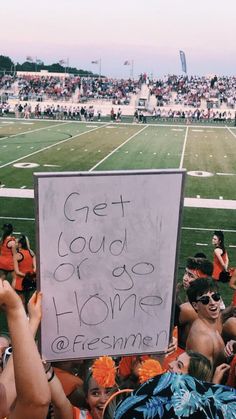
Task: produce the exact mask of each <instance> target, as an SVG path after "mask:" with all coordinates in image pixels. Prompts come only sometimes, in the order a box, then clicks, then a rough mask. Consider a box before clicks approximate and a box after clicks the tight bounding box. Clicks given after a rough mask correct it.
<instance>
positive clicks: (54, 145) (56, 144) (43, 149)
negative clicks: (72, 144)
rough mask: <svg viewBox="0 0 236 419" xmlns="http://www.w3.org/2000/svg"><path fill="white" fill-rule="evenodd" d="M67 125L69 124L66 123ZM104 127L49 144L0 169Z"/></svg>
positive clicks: (0, 167)
mask: <svg viewBox="0 0 236 419" xmlns="http://www.w3.org/2000/svg"><path fill="white" fill-rule="evenodd" d="M67 123H69V122H67ZM105 126H106V125H102V126H100V127H98V128H93V129H90V130H88V131H86V132H81V134H76V135H74V136H73V137H70V138H66V139H65V140H61V141H58V142H57V143H55V144H51V145H49V146H47V147H43V148H41V149H40V150H37V151H34V152H33V153H30V154H27V155H26V156H23V157H20V158H19V159H17V160H12V161H10V162H8V163H6V164H3V165H2V166H0V169H2V168H3V167H6V166H10V165H11V164H13V163H16V162H18V161H21V160H24V159H26V158H27V157H31V156H34V155H35V154H38V153H41V152H42V151H45V150H49V149H50V148H52V147H56V146H58V145H59V144H63V143H66V142H67V141H70V140H73V139H74V138H76V137H80V136H81V135H85V134H87V133H88V132H92V131H95V130H97V129H101V128H103V127H105Z"/></svg>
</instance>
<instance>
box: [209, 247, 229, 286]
mask: <svg viewBox="0 0 236 419" xmlns="http://www.w3.org/2000/svg"><path fill="white" fill-rule="evenodd" d="M221 257H222V259H223V261H224V263H225V261H226V258H227V252H225V253H224V254H223V255H221ZM222 270H223V268H222V265H221V264H220V262H219V259H218V257H217V256H216V255H215V253H214V260H213V273H212V277H213V278H214V279H216V280H217V281H218V280H219V276H220V273H221V271H222Z"/></svg>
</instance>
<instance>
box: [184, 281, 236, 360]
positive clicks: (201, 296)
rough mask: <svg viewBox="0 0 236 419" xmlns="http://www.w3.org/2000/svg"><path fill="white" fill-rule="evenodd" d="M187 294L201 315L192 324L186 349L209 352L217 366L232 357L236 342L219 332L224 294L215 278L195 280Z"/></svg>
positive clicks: (206, 354)
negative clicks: (222, 294)
mask: <svg viewBox="0 0 236 419" xmlns="http://www.w3.org/2000/svg"><path fill="white" fill-rule="evenodd" d="M187 296H188V299H189V302H190V303H191V304H192V306H193V308H194V310H195V311H196V312H197V314H198V318H197V319H196V320H195V321H194V322H193V324H192V326H191V328H190V332H189V335H188V338H187V343H186V349H188V350H189V349H191V350H194V351H197V352H200V353H201V354H203V355H205V356H206V357H207V358H209V359H210V361H211V362H212V364H213V367H214V368H215V367H216V366H218V365H220V364H222V363H223V362H226V361H227V360H229V357H230V356H232V355H233V344H234V343H236V341H234V340H230V341H229V342H227V344H226V345H225V344H224V341H223V339H222V337H221V335H220V332H219V317H220V303H221V296H220V294H219V292H218V286H217V284H216V282H215V281H214V280H213V279H212V278H199V279H198V280H197V281H193V282H192V283H191V286H190V287H189V288H188V289H187Z"/></svg>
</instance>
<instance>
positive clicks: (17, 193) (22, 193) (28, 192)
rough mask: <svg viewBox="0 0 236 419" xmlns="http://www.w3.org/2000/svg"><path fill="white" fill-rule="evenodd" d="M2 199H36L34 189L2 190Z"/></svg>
mask: <svg viewBox="0 0 236 419" xmlns="http://www.w3.org/2000/svg"><path fill="white" fill-rule="evenodd" d="M0 197H5V198H34V190H33V189H16V188H1V189H0Z"/></svg>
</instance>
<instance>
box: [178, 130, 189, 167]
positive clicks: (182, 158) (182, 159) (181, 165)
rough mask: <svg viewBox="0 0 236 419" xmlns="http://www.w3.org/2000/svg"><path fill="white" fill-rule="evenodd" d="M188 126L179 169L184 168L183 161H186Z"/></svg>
mask: <svg viewBox="0 0 236 419" xmlns="http://www.w3.org/2000/svg"><path fill="white" fill-rule="evenodd" d="M188 128H189V127H187V128H186V132H185V137H184V145H183V150H182V154H181V160H180V164H179V169H182V168H183V162H184V153H185V148H186V143H187V136H188Z"/></svg>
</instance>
